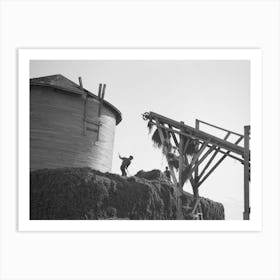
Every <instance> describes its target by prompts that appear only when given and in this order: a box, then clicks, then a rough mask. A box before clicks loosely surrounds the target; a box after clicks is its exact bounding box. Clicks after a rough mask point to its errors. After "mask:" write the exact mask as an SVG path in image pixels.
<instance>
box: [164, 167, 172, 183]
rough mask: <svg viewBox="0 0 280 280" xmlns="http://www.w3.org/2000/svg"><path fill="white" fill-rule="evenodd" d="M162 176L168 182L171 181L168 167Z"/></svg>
mask: <svg viewBox="0 0 280 280" xmlns="http://www.w3.org/2000/svg"><path fill="white" fill-rule="evenodd" d="M164 175H165V177H166V178H167V179H168V180H169V181H171V175H170V171H169V169H168V166H166V167H165V171H164Z"/></svg>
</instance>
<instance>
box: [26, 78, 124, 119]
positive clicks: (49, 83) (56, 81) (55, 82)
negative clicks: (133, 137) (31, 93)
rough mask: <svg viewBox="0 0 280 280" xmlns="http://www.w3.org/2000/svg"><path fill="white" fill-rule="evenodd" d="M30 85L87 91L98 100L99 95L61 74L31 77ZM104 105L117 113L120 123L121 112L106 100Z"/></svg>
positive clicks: (75, 91)
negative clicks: (82, 87)
mask: <svg viewBox="0 0 280 280" xmlns="http://www.w3.org/2000/svg"><path fill="white" fill-rule="evenodd" d="M30 85H32V86H43V87H51V88H56V89H60V90H62V91H66V92H71V93H75V94H79V95H83V94H84V93H85V92H86V93H87V94H88V95H89V96H91V97H92V98H94V99H97V100H98V96H97V95H95V94H94V93H92V92H90V91H89V90H87V89H85V88H84V90H82V89H81V88H80V86H79V85H78V84H76V83H74V82H73V81H71V80H69V79H68V78H66V77H64V76H63V75H61V74H57V75H51V76H44V77H38V78H33V79H30ZM103 105H105V106H107V107H108V108H110V109H111V110H112V111H113V112H114V113H115V114H116V123H117V124H119V123H120V122H121V120H122V114H121V112H120V111H119V110H118V109H117V108H116V107H115V106H113V105H112V104H111V103H109V102H108V101H106V100H104V101H103Z"/></svg>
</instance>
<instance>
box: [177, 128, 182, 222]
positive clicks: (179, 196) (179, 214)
mask: <svg viewBox="0 0 280 280" xmlns="http://www.w3.org/2000/svg"><path fill="white" fill-rule="evenodd" d="M181 123H182V124H184V123H183V122H181ZM183 144H184V139H183V136H182V135H180V142H179V176H178V177H179V182H178V184H177V188H176V197H177V219H178V220H183V219H184V216H183V212H182V194H183V185H184V183H183V180H182V172H183V167H184V166H183V164H184V154H183Z"/></svg>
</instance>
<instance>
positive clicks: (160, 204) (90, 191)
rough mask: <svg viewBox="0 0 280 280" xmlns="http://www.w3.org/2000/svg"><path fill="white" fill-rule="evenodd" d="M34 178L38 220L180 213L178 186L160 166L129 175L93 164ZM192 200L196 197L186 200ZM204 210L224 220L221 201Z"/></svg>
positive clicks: (153, 216) (32, 213)
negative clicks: (122, 175)
mask: <svg viewBox="0 0 280 280" xmlns="http://www.w3.org/2000/svg"><path fill="white" fill-rule="evenodd" d="M30 182H31V183H30V218H31V219H35V220H83V219H131V220H146V219H147V220H173V219H175V218H176V212H177V208H176V207H177V206H176V199H175V196H174V188H173V185H172V184H171V182H169V181H168V180H166V179H165V177H164V176H163V174H162V173H161V172H160V171H159V170H152V171H149V172H145V171H140V172H138V173H137V174H136V175H135V176H132V177H128V178H124V177H121V176H119V175H116V174H111V173H101V172H99V171H96V170H93V169H90V168H62V169H42V170H36V171H33V172H31V174H30ZM191 203H192V198H190V197H186V198H185V199H184V201H183V204H185V205H186V204H191ZM202 209H203V212H205V217H207V219H224V209H223V206H222V204H220V203H216V202H214V201H211V200H208V199H205V203H204V202H203V203H202ZM186 219H187V215H186Z"/></svg>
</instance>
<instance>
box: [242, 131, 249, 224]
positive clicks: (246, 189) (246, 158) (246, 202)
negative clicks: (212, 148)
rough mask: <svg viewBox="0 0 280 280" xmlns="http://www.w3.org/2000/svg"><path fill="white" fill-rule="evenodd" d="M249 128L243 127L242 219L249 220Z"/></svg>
mask: <svg viewBox="0 0 280 280" xmlns="http://www.w3.org/2000/svg"><path fill="white" fill-rule="evenodd" d="M249 139H250V126H244V212H243V219H244V220H250V197H249V180H250V179H249V177H250V174H249V172H250V166H249V161H250V154H249Z"/></svg>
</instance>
